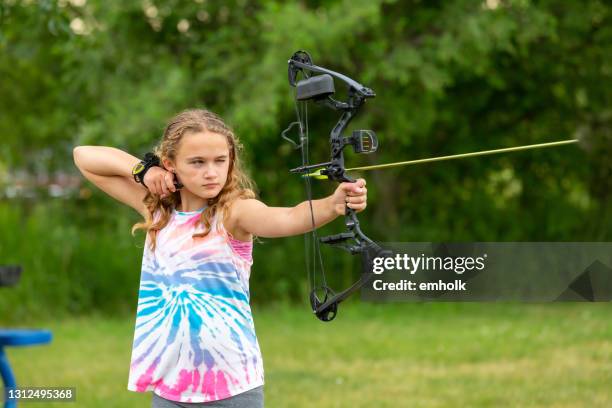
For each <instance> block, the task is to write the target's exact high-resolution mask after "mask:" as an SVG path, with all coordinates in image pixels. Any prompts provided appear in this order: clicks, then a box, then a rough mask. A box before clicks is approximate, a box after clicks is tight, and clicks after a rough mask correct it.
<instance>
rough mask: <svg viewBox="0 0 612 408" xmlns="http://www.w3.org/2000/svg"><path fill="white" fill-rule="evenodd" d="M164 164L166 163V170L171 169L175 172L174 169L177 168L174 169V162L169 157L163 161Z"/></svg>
mask: <svg viewBox="0 0 612 408" xmlns="http://www.w3.org/2000/svg"><path fill="white" fill-rule="evenodd" d="M162 164H163V165H164V168H165V169H166V170H168V171H171V172H173V173H174V171H175V170H174V163H172V162H171V161H170V160H168V159H164V160H163V161H162Z"/></svg>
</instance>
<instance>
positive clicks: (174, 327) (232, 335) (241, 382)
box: [128, 210, 263, 402]
mask: <svg viewBox="0 0 612 408" xmlns="http://www.w3.org/2000/svg"><path fill="white" fill-rule="evenodd" d="M201 211H202V210H200V211H194V212H189V213H183V212H177V211H174V212H173V215H172V218H171V220H170V222H169V223H168V225H166V227H164V228H163V229H162V230H161V231H159V232H158V234H157V247H156V250H155V252H154V253H153V252H151V251H150V249H149V239H148V237H147V240H146V243H145V248H144V254H143V260H142V272H141V278H140V291H139V294H138V313H137V316H136V328H135V333H134V343H133V349H132V362H131V365H130V374H129V381H128V389H129V390H132V391H138V392H145V391H153V392H155V393H156V394H158V395H159V396H161V397H163V398H166V399H170V400H174V401H180V402H205V401H215V400H219V399H224V398H229V397H231V396H234V395H237V394H240V393H242V392H245V391H248V390H250V389H252V388H255V387H258V386H260V385H262V384H263V364H262V359H261V352H260V349H259V344H258V343H257V337H256V336H255V327H254V324H253V318H252V315H251V308H250V306H249V275H250V270H251V269H250V268H251V264H252V261H251V259H250V256H249V257H245V256H243V255H241V254H240V253H238V252H237V251H236V250H235V249H234V248H233V247H232V241H231V240H232V239H231V237H230V236H229V234H228V233H227V232H226V231H225V229H224V228H223V225H222V223H218V224H215V223H213V225H214V226H213V229H212V231H211V232H210V233H209V234H208V235H207V236H206V237H204V238H195V239H194V238H192V235H193V234H194V233H196V232H199V231H200V230H199V228H200V227H198V229H197V230H196V225H195V224H196V221H197V220H198V218H199V216H200V212H201ZM243 244H244V243H243ZM243 249H244V246H243V248H242V250H241V251H240V252H241V253H243Z"/></svg>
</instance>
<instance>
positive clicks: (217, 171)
mask: <svg viewBox="0 0 612 408" xmlns="http://www.w3.org/2000/svg"><path fill="white" fill-rule="evenodd" d="M229 165H230V154H229V145H228V143H227V139H226V137H225V136H223V135H220V134H218V133H211V132H207V131H204V132H189V133H186V134H184V135H183V138H182V139H181V142H180V144H179V148H178V151H177V154H176V163H175V166H176V167H175V170H176V175H177V178H178V179H179V180H180V182H181V183H183V186H184V188H185V189H187V190H189V191H190V192H191V193H193V194H195V195H197V196H199V197H202V198H206V199H208V198H214V197H216V196H217V195H218V194H219V193H220V192H221V189H223V186H225V182H226V181H227V173H228V170H229Z"/></svg>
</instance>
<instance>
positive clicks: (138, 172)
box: [132, 153, 159, 187]
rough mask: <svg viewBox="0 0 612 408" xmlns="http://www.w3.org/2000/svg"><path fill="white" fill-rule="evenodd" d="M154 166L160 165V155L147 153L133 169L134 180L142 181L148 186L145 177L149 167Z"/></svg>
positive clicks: (141, 182)
mask: <svg viewBox="0 0 612 408" xmlns="http://www.w3.org/2000/svg"><path fill="white" fill-rule="evenodd" d="M154 166H159V157H157V156H156V155H155V154H153V153H147V154H145V156H144V159H142V160H141V161H140V162H139V163H138V164H136V165H135V166H134V168H133V169H132V175H133V176H134V180H135V181H136V182H137V183H140V184H142V185H143V186H145V187H147V186H146V185H145V183H144V177H145V174H147V171H149V169H150V168H151V167H154Z"/></svg>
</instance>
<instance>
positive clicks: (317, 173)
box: [302, 139, 578, 180]
mask: <svg viewBox="0 0 612 408" xmlns="http://www.w3.org/2000/svg"><path fill="white" fill-rule="evenodd" d="M577 142H578V140H576V139H569V140H560V141H557V142H549V143H538V144H532V145H525V146H517V147H506V148H503V149H494V150H482V151H479V152H471V153H462V154H453V155H450V156H438V157H428V158H426V159H416V160H408V161H401V162H394V163H384V164H375V165H372V166H361V167H352V168H350V169H346V171H367V170H379V169H388V168H391V167H399V166H410V165H413V164H423V163H431V162H437V161H443V160H454V159H464V158H466V157H476V156H485V155H489V154H499V153H509V152H517V151H520V150H531V149H540V148H543V147H554V146H562V145H566V144H571V143H577ZM321 170H322V169H319V170H317V171H314V172H312V173H308V174H304V175H303V176H302V177H311V178H314V179H317V180H327V176H326V175H323V174H321Z"/></svg>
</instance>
